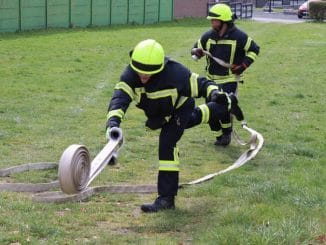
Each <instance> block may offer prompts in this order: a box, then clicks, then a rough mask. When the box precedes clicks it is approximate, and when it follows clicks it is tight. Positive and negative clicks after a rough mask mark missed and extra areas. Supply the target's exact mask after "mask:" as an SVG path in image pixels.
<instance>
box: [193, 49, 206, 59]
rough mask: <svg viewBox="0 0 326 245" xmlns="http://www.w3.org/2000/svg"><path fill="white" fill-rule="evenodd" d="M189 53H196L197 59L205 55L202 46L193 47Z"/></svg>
mask: <svg viewBox="0 0 326 245" xmlns="http://www.w3.org/2000/svg"><path fill="white" fill-rule="evenodd" d="M191 54H192V55H196V56H197V57H198V58H199V59H200V58H201V57H203V56H204V55H205V54H204V51H203V49H202V48H193V49H192V50H191Z"/></svg>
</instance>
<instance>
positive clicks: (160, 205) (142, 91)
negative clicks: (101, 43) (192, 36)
mask: <svg viewBox="0 0 326 245" xmlns="http://www.w3.org/2000/svg"><path fill="white" fill-rule="evenodd" d="M130 55H131V59H130V64H129V65H128V66H127V67H126V69H125V70H124V71H123V73H122V75H121V76H120V82H118V83H117V85H116V86H115V90H114V93H113V96H112V98H111V101H110V103H109V107H108V114H107V124H106V127H107V135H108V134H109V133H110V131H111V130H112V128H113V127H119V126H120V123H121V120H122V119H123V118H124V115H125V113H126V111H127V109H128V107H129V105H130V103H131V102H132V101H135V102H136V106H137V107H138V108H140V109H142V110H143V111H144V112H145V115H146V117H147V121H146V126H147V127H148V128H150V129H153V130H155V129H160V130H161V131H160V136H159V172H158V180H157V181H158V182H157V188H158V197H157V198H156V200H155V201H154V203H152V204H144V205H142V206H141V209H142V210H143V211H144V212H157V211H159V210H161V209H171V208H174V207H175V205H174V197H175V196H176V195H177V191H178V182H179V158H178V149H177V142H178V141H179V140H180V138H181V136H182V134H183V132H184V130H185V129H186V128H191V127H193V126H195V125H198V124H201V123H208V124H209V125H210V127H211V129H212V130H219V129H220V127H221V126H220V124H219V120H221V119H224V118H225V117H228V116H229V113H230V107H232V108H237V106H236V102H237V101H236V100H235V97H232V96H228V95H227V94H225V93H222V92H220V91H219V90H218V87H217V86H216V85H215V83H214V82H212V81H209V80H207V79H206V78H204V77H199V76H198V75H197V74H195V73H191V72H190V71H189V70H188V69H187V68H186V67H184V66H183V65H182V64H180V63H178V62H176V61H174V60H172V59H170V58H168V57H166V56H165V55H164V50H163V48H162V46H161V45H160V44H159V43H158V42H156V41H155V40H152V39H148V40H144V41H141V42H140V43H138V44H137V45H136V47H135V48H134V49H133V51H131V52H130ZM195 97H205V98H209V101H210V102H208V103H206V104H203V105H200V106H198V107H195V102H194V99H193V98H195Z"/></svg>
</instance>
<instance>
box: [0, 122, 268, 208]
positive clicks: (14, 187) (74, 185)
mask: <svg viewBox="0 0 326 245" xmlns="http://www.w3.org/2000/svg"><path fill="white" fill-rule="evenodd" d="M242 128H243V129H245V130H247V131H248V132H249V133H250V134H251V140H250V148H249V149H248V150H246V151H245V152H244V153H243V154H242V155H241V156H240V157H239V158H238V159H237V160H236V161H235V162H234V163H233V164H232V165H231V166H229V167H228V168H226V169H223V170H220V171H218V172H216V173H212V174H209V175H206V176H204V177H202V178H199V179H197V180H193V181H190V182H188V183H183V184H181V185H180V186H179V188H184V187H186V186H190V185H195V184H200V183H202V182H205V181H207V180H210V179H213V178H214V177H215V176H217V175H220V174H223V173H226V172H229V171H231V170H234V169H236V168H239V167H240V166H242V165H244V164H245V163H246V162H248V161H249V160H251V159H252V158H254V157H255V156H256V155H257V153H258V152H259V151H260V149H261V148H262V146H263V143H264V138H263V136H262V135H261V134H260V133H258V132H257V131H255V130H254V129H252V128H249V127H248V126H247V124H243V125H242ZM121 136H122V134H121ZM109 143H110V142H109ZM109 143H108V144H109ZM118 143H119V144H117V145H116V146H117V148H115V149H114V151H116V150H118V149H119V147H120V146H121V144H122V137H121V138H118ZM70 147H71V148H70ZM70 147H68V148H67V149H69V148H70V149H69V150H68V152H70V153H69V154H68V155H69V157H68V158H70V159H71V161H72V162H71V163H70V164H71V165H69V164H68V165H69V166H73V167H72V168H71V169H68V170H67V169H66V170H67V171H68V173H69V174H67V176H66V175H65V176H66V177H67V178H70V179H69V180H63V179H62V178H63V175H62V174H61V177H60V176H59V179H60V178H61V180H59V181H64V182H63V183H61V184H60V183H59V181H53V182H50V183H39V184H28V183H1V182H0V191H17V192H33V193H36V194H34V195H33V196H32V199H33V200H34V201H38V202H45V203H63V202H72V201H82V200H85V199H87V198H89V197H90V196H92V195H94V194H95V193H99V192H109V193H154V192H156V191H157V186H156V185H154V184H150V185H112V186H95V187H88V185H89V183H90V179H91V178H92V175H90V176H91V177H90V178H86V176H87V173H91V172H92V171H94V170H92V169H90V167H89V166H90V165H91V164H90V163H89V159H90V157H89V153H88V150H87V149H86V147H84V146H78V145H72V146H70ZM110 147H112V144H111V146H110ZM104 148H105V147H104ZM104 148H103V149H104ZM72 149H74V150H72ZM66 151H67V150H66ZM66 151H65V152H64V153H63V155H62V158H64V159H66V156H64V155H65V153H67V152H66ZM102 151H103V150H102ZM102 151H101V152H102ZM101 152H100V153H99V154H98V155H97V156H99V155H101ZM107 155H108V154H107ZM109 155H110V154H109ZM97 156H96V157H97ZM111 156H112V155H111ZM96 157H95V159H96ZM101 157H103V156H101ZM108 158H109V157H108ZM95 159H94V160H95ZM94 160H93V161H92V163H93V162H94ZM105 161H107V158H106V159H105ZM57 167H58V164H55V163H28V164H24V165H20V166H15V167H10V168H6V169H0V177H6V176H10V175H11V174H14V173H19V172H24V171H28V170H37V169H50V168H57ZM66 167H67V166H66V165H64V168H66ZM100 167H101V168H102V167H103V166H100ZM104 167H105V166H104ZM104 167H103V168H104ZM64 168H62V169H64ZM98 173H99V172H97V173H95V172H93V175H94V174H95V175H97V174H98ZM59 175H60V173H59ZM72 179H74V180H72ZM93 179H94V178H93ZM62 185H64V187H62ZM59 187H61V189H63V190H64V191H68V192H70V194H66V193H64V192H61V191H49V190H51V189H55V188H59Z"/></svg>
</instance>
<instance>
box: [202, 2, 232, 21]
mask: <svg viewBox="0 0 326 245" xmlns="http://www.w3.org/2000/svg"><path fill="white" fill-rule="evenodd" d="M232 16H233V14H232V11H231V8H230V7H229V6H228V5H226V4H224V3H218V4H215V5H214V6H213V7H211V8H210V9H209V11H208V16H207V19H208V20H221V21H224V22H228V21H232V20H233V19H232Z"/></svg>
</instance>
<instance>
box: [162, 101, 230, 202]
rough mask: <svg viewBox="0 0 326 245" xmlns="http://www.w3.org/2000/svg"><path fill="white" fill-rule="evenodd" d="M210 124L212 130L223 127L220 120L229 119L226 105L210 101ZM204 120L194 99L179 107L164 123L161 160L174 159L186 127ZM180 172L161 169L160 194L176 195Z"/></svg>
mask: <svg viewBox="0 0 326 245" xmlns="http://www.w3.org/2000/svg"><path fill="white" fill-rule="evenodd" d="M206 105H207V106H208V108H209V121H208V124H209V126H210V128H211V130H212V131H218V130H220V129H221V125H220V121H221V120H222V121H223V120H227V119H228V117H229V112H228V110H227V107H226V106H222V105H219V104H216V103H215V102H209V103H207V104H206ZM201 122H202V111H201V110H200V109H199V108H198V107H195V101H194V99H189V100H188V101H187V102H186V103H185V104H184V105H183V106H181V107H180V108H179V109H177V110H176V111H175V113H174V115H172V117H171V119H170V120H169V122H167V123H166V124H164V125H163V126H162V129H161V133H160V138H159V160H160V161H162V160H164V161H174V160H175V159H174V157H175V156H174V149H175V148H176V145H177V142H178V141H179V140H180V138H181V136H182V135H183V132H184V130H185V129H188V128H192V127H194V126H196V125H199V124H201ZM178 186H179V172H178V171H161V170H160V171H159V173H158V182H157V187H158V194H159V195H160V196H175V195H177V192H178Z"/></svg>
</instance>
